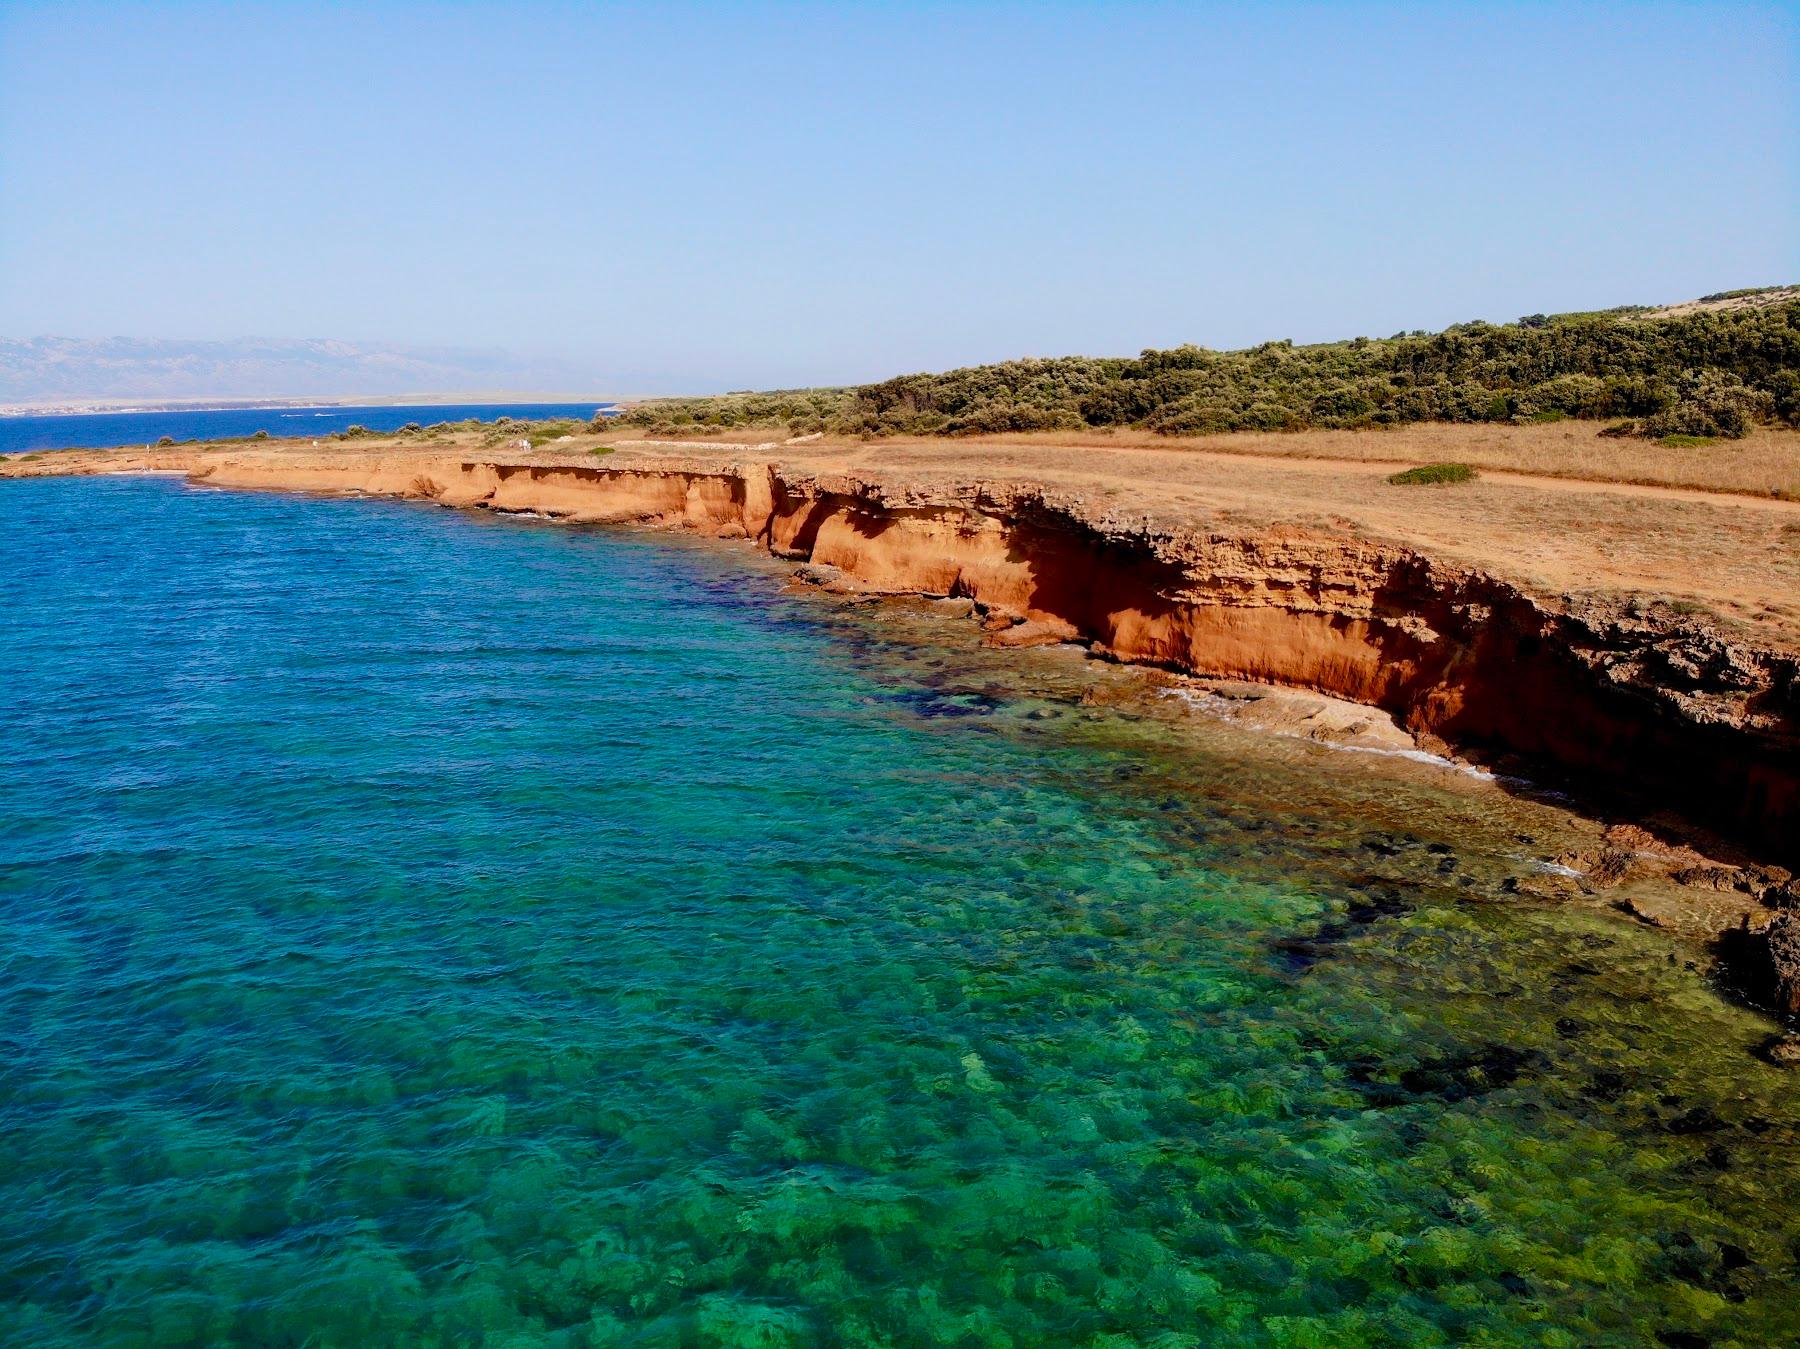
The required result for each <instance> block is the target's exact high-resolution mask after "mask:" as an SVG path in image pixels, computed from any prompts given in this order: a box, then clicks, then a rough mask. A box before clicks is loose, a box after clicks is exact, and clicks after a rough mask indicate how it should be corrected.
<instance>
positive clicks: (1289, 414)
mask: <svg viewBox="0 0 1800 1349" xmlns="http://www.w3.org/2000/svg"><path fill="white" fill-rule="evenodd" d="M1565 417H1582V418H1608V419H1612V420H1614V421H1615V422H1616V423H1617V425H1616V426H1614V427H1611V428H1609V430H1611V431H1613V432H1614V433H1616V434H1624V435H1629V434H1639V435H1649V436H1665V435H1688V436H1724V437H1736V436H1741V435H1743V434H1744V433H1745V432H1746V431H1748V430H1749V429H1750V428H1751V427H1753V426H1755V425H1758V424H1760V423H1766V422H1779V423H1785V424H1787V425H1800V300H1790V301H1787V302H1785V303H1778V304H1770V305H1765V306H1762V307H1747V308H1739V309H1719V310H1701V311H1697V312H1691V313H1686V314H1677V315H1671V316H1667V317H1651V316H1649V314H1648V311H1645V310H1642V309H1615V310H1607V311H1604V312H1600V313H1584V314H1558V315H1543V314H1534V315H1531V316H1529V317H1527V318H1523V319H1520V320H1519V321H1518V322H1516V323H1504V324H1495V323H1484V322H1475V323H1462V324H1458V325H1456V326H1455V327H1452V328H1448V329H1446V330H1444V331H1443V332H1441V333H1423V332H1406V333H1396V334H1395V335H1394V336H1392V337H1388V338H1368V337H1357V338H1353V339H1351V340H1349V341H1343V342H1326V343H1320V344H1317V345H1308V346H1296V345H1295V344H1294V343H1292V342H1288V341H1282V342H1264V343H1263V344H1261V345H1260V346H1256V347H1251V348H1248V349H1246V350H1239V351H1214V350H1210V349H1208V348H1205V347H1197V346H1182V347H1175V348H1173V349H1171V350H1166V351H1155V350H1151V351H1145V352H1143V353H1142V354H1140V355H1138V356H1137V357H1135V358H1131V357H1084V356H1066V357H1055V358H1050V359H1040V360H1020V361H1006V362H1003V363H1001V364H998V365H982V366H971V367H969V368H966V369H962V370H951V371H947V372H944V373H942V374H916V375H902V376H899V377H897V378H895V379H889V380H883V381H882V382H880V383H878V384H865V385H861V386H856V387H850V388H833V389H800V390H787V391H779V392H774V393H736V394H722V395H719V396H717V397H711V398H683V399H659V400H656V401H653V402H648V403H644V404H640V405H638V406H637V407H634V408H632V409H630V410H629V411H627V412H626V413H625V414H624V415H623V417H622V418H620V419H619V420H621V421H623V422H625V423H626V424H628V425H636V426H642V427H647V428H650V429H651V430H653V431H657V432H665V433H679V432H681V431H682V430H684V429H685V430H689V431H692V430H697V429H731V428H735V427H747V426H770V425H780V426H783V427H785V428H786V429H787V430H788V431H789V432H790V434H795V435H803V434H807V433H810V432H813V431H826V432H830V433H833V434H848V435H861V436H890V435H909V436H918V435H946V436H959V435H985V434H991V433H994V432H1001V431H1068V430H1081V429H1084V428H1094V427H1135V428H1141V429H1145V430H1149V431H1156V432H1162V433H1165V434H1169V435H1201V434H1210V433H1214V432H1223V431H1298V430H1305V429H1307V428H1311V427H1333V428H1365V427H1380V426H1396V425H1403V424H1406V423H1412V422H1532V421H1555V420H1560V419H1562V418H1565Z"/></svg>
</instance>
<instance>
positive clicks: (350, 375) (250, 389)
mask: <svg viewBox="0 0 1800 1349" xmlns="http://www.w3.org/2000/svg"><path fill="white" fill-rule="evenodd" d="M595 383H596V381H595V379H594V376H593V372H592V371H590V370H586V369H583V368H581V367H579V366H577V365H574V364H572V363H570V362H566V361H526V360H521V359H519V358H518V357H515V356H512V355H510V354H508V353H506V352H501V351H471V350H464V349H457V348H451V347H442V348H437V347H391V346H375V345H365V344H362V343H356V342H341V341H335V340H332V339H327V338H307V339H279V338H277V339H263V338H247V339H241V340H236V341H223V342H183V341H173V340H166V339H156V338H149V339H146V338H129V337H98V338H79V337H27V338H7V337H0V403H8V404H14V405H19V404H27V405H29V404H46V403H71V402H78V401H88V400H95V401H100V400H109V399H112V400H116V399H136V400H170V399H207V398H219V399H258V398H270V399H292V398H307V397H319V398H343V397H348V396H356V395H366V396H371V397H374V396H382V397H391V396H393V395H397V394H424V393H473V392H477V391H479V392H483V393H498V392H501V391H509V392H520V393H524V392H530V393H548V392H552V391H555V392H559V393H581V394H598V393H600V392H603V391H602V390H600V389H598V388H596V387H595Z"/></svg>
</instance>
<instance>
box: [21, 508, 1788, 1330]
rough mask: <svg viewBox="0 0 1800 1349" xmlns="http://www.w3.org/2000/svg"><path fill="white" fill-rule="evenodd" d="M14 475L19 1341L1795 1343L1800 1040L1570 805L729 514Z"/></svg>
mask: <svg viewBox="0 0 1800 1349" xmlns="http://www.w3.org/2000/svg"><path fill="white" fill-rule="evenodd" d="M0 507H4V509H5V511H6V517H5V518H6V519H7V521H8V525H9V528H8V529H7V531H6V532H5V534H4V535H3V536H0V575H4V576H5V577H6V579H7V582H8V585H7V601H6V602H7V608H6V619H5V623H4V625H3V626H0V686H3V687H4V689H5V696H6V702H5V705H6V708H7V714H6V720H5V723H4V726H5V737H4V740H3V741H0V837H3V838H4V840H5V847H4V854H3V855H0V1042H3V1044H4V1049H5V1060H4V1062H5V1067H4V1076H3V1077H0V1331H3V1334H0V1339H3V1340H4V1342H5V1343H7V1344H11V1345H21V1344H22V1345H39V1344H43V1345H50V1344H118V1345H173V1344H225V1343H237V1344H254V1345H303V1344H304V1345H311V1346H354V1345H370V1344H431V1345H463V1344H484V1345H569V1346H574V1345H615V1344H618V1345H626V1344H630V1345H670V1346H674V1345H746V1346H752V1345H753V1346H781V1345H832V1344H868V1345H894V1346H900V1345H1016V1346H1028V1345H1029V1346H1037V1345H1089V1346H1126V1345H1146V1346H1152V1345H1153V1346H1159V1347H1160V1349H1173V1347H1174V1346H1184V1345H1211V1344H1231V1345H1236V1344H1244V1345H1329V1346H1338V1345H1356V1344H1401V1343H1406V1344H1492V1345H1502V1344H1565V1345H1592V1344H1620V1345H1627V1344H1630V1345H1638V1344H1655V1343H1658V1342H1659V1337H1660V1342H1663V1343H1670V1344H1677V1345H1696V1344H1705V1343H1711V1344H1742V1345H1765V1344H1779V1343H1787V1342H1791V1340H1792V1338H1793V1333H1794V1326H1795V1318H1796V1317H1797V1316H1800V1293H1797V1292H1796V1279H1797V1277H1800V1268H1797V1265H1796V1262H1797V1261H1800V1205H1797V1203H1796V1201H1797V1200H1800V1159H1797V1154H1796V1150H1795V1144H1796V1140H1797V1138H1800V1119H1797V1116H1800V1111H1797V1110H1796V1107H1795V1104H1794V1100H1795V1091H1794V1087H1793V1082H1794V1079H1793V1078H1792V1077H1785V1078H1784V1077H1783V1076H1782V1075H1781V1073H1780V1072H1779V1070H1777V1069H1774V1068H1772V1067H1769V1066H1767V1065H1764V1064H1761V1063H1759V1062H1758V1061H1757V1060H1755V1059H1754V1058H1753V1057H1752V1056H1751V1055H1750V1054H1749V1053H1748V1052H1747V1047H1748V1046H1749V1045H1752V1044H1754V1043H1755V1041H1756V1039H1757V1038H1758V1036H1759V1035H1760V1034H1762V1033H1764V1032H1765V1031H1766V1027H1765V1026H1763V1025H1762V1023H1760V1022H1758V1021H1757V1020H1756V1019H1755V1018H1754V1017H1753V1016H1751V1015H1750V1014H1748V1013H1746V1012H1742V1011H1739V1010H1736V1009H1734V1008H1732V1007H1731V1006H1729V1005H1728V1004H1727V1003H1725V1002H1723V1001H1721V1000H1720V999H1719V998H1717V997H1716V996H1715V995H1714V994H1713V993H1712V992H1711V991H1710V990H1709V989H1708V988H1707V987H1706V984H1705V982H1704V978H1703V971H1697V970H1694V969H1690V968H1688V967H1687V965H1686V962H1687V961H1689V960H1692V959H1693V958H1694V957H1693V953H1691V952H1688V951H1686V950H1685V949H1683V948H1679V947H1676V946H1675V945H1673V944H1672V943H1670V942H1669V940H1668V939H1667V938H1665V937H1663V936H1662V935H1661V934H1658V933H1654V932H1648V931H1644V930H1641V929H1638V928H1636V927H1633V926H1630V925H1628V924H1626V923H1624V922H1623V921H1621V920H1619V919H1617V918H1616V917H1614V916H1611V915H1608V914H1606V913H1604V912H1601V911H1598V910H1593V909H1585V908H1576V907H1570V906H1566V905H1565V906H1550V905H1543V904H1534V903H1531V902H1528V901H1526V900H1523V899H1521V898H1520V897H1518V896H1512V895H1508V894H1507V893H1506V890H1507V886H1506V880H1507V878H1508V877H1509V876H1513V875H1516V874H1517V873H1518V871H1519V869H1520V868H1521V867H1522V866H1528V865H1529V859H1530V858H1531V857H1532V856H1535V855H1536V852H1534V849H1535V850H1536V851H1542V850H1544V849H1547V848H1549V847H1551V846H1552V845H1553V839H1552V837H1551V836H1552V835H1553V834H1554V833H1555V831H1556V830H1558V829H1561V828H1565V827H1567V828H1574V827H1575V826H1573V825H1565V824H1559V823H1558V822H1557V819H1556V818H1555V817H1554V813H1553V812H1551V811H1550V810H1549V809H1548V808H1547V807H1536V806H1527V805H1521V804H1519V803H1516V802H1513V801H1510V800H1508V799H1506V798H1505V797H1504V796H1503V794H1500V793H1498V792H1496V791H1494V790H1493V789H1492V788H1482V787H1480V786H1479V785H1457V784H1448V785H1446V784H1440V783H1438V782H1437V781H1436V780H1435V779H1433V778H1431V777H1430V776H1429V773H1428V772H1427V770H1423V769H1419V770H1418V771H1417V772H1416V773H1415V774H1414V775H1413V776H1410V777H1409V776H1406V775H1404V774H1402V775H1399V776H1393V777H1387V778H1383V777H1381V776H1380V775H1378V774H1376V773H1374V771H1373V769H1374V765H1371V764H1369V763H1366V762H1358V761H1360V760H1363V758H1364V756H1358V755H1320V754H1314V753H1310V752H1303V751H1302V750H1301V749H1299V748H1291V749H1290V748H1282V747H1273V748H1271V747H1267V746H1259V745H1255V744H1250V743H1248V738H1246V737H1243V736H1242V735H1241V733H1234V734H1232V735H1226V734H1224V733H1222V732H1221V733H1217V734H1215V733H1213V732H1210V731H1207V730H1205V729H1204V728H1196V727H1194V726H1192V725H1190V724H1189V723H1190V722H1191V721H1192V718H1191V717H1189V718H1187V719H1186V720H1183V719H1181V718H1180V717H1179V716H1178V715H1177V714H1176V713H1175V712H1173V711H1170V710H1168V708H1167V702H1168V700H1166V699H1165V700H1161V701H1158V700H1156V699H1155V698H1153V697H1151V696H1150V695H1148V694H1144V695H1142V696H1139V695H1137V694H1134V693H1133V691H1132V690H1133V689H1134V688H1135V687H1136V685H1135V684H1134V683H1133V682H1132V681H1133V676H1131V675H1130V674H1129V672H1122V671H1117V670H1114V669H1112V668H1110V667H1103V666H1098V665H1097V664H1096V663H1093V662H1083V661H1081V660H1079V659H1078V658H1076V657H1073V656H1070V655H1068V654H1067V653H1056V652H1050V653H1019V654H1012V653H1009V654H1007V655H1004V656H1002V655H999V654H996V653H988V652H985V651H983V650H981V649H979V647H977V646H976V645H975V641H974V638H973V636H972V627H971V625H967V624H951V623H948V622H945V621H943V620H940V619H937V618H935V617H933V615H932V614H931V613H930V611H929V609H928V607H927V606H920V605H914V606H911V607H907V606H895V607H893V608H892V610H891V611H890V607H889V606H874V607H833V606H831V605H829V604H827V603H826V602H824V601H821V600H820V599H818V598H816V597H812V596H804V595H790V594H787V593H785V592H784V591H783V590H782V588H781V586H780V584H779V582H780V576H779V574H778V573H777V572H775V570H774V569H773V568H772V566H771V565H769V564H767V563H765V562H759V561H757V560H754V559H753V558H752V557H751V555H750V554H749V552H748V551H747V550H743V549H735V548H731V547H728V546H724V545H717V544H709V543H701V542H697V541H689V540H683V539H679V538H668V537H661V536H649V535H639V534H632V533H606V532H598V531H576V530H568V529H562V528H557V527H553V526H549V525H545V524H541V523H534V522H531V521H519V520H508V519H500V518H493V517H482V516H471V515H464V514H458V513H453V512H448V511H440V510H436V509H434V508H430V507H419V506H412V505H401V504H394V503H379V502H367V501H360V502H341V501H326V500H315V499H306V498H298V497H281V496H257V495H250V494H234V493H225V492H213V491H205V490H197V489H192V488H188V487H186V486H185V485H182V484H180V483H177V482H171V481H167V480H149V479H127V478H115V479H89V480H71V481H58V480H33V481H15V482H6V483H0ZM1410 767H1412V766H1409V768H1410ZM1522 830H1525V831H1536V832H1523V833H1522V832H1521V831H1522Z"/></svg>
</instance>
